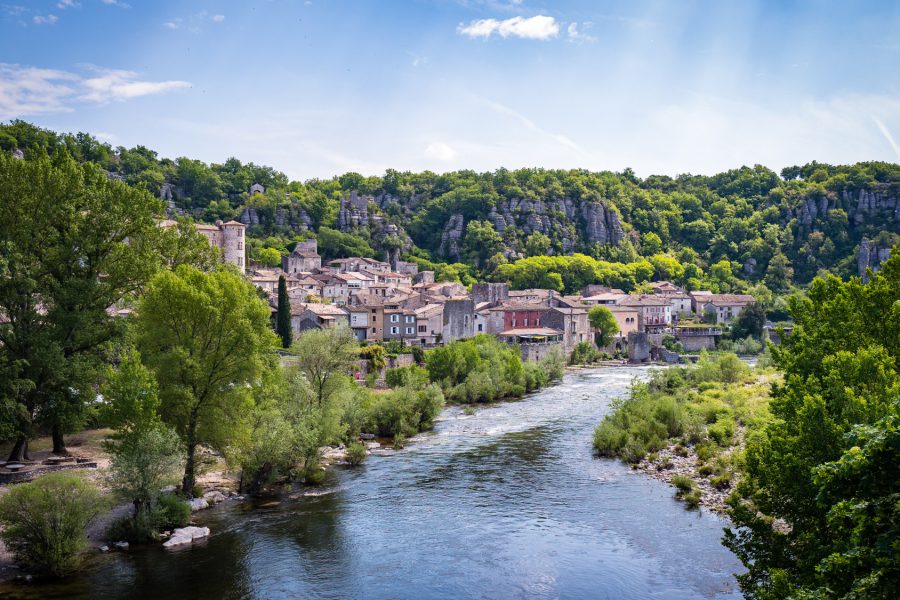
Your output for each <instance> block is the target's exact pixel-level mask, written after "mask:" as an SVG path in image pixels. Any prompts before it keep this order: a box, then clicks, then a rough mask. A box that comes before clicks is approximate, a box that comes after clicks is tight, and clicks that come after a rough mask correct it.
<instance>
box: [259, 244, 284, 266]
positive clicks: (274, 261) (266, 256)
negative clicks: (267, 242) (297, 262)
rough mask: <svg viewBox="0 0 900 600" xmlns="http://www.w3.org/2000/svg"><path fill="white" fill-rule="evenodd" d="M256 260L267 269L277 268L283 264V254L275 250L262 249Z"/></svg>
mask: <svg viewBox="0 0 900 600" xmlns="http://www.w3.org/2000/svg"><path fill="white" fill-rule="evenodd" d="M256 260H258V261H259V262H261V263H262V264H264V265H265V266H267V267H277V266H278V265H280V264H281V252H279V251H278V250H276V249H275V248H260V249H259V250H258V251H257V252H256Z"/></svg>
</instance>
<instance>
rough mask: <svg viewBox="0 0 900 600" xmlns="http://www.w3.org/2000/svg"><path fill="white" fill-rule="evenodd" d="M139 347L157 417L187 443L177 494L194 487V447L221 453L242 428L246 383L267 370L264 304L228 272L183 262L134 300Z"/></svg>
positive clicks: (271, 341)
mask: <svg viewBox="0 0 900 600" xmlns="http://www.w3.org/2000/svg"><path fill="white" fill-rule="evenodd" d="M135 325H136V331H137V340H138V349H139V350H140V352H141V357H142V360H143V361H144V364H146V365H147V366H148V368H150V370H151V371H152V372H153V373H154V374H155V376H156V379H157V382H158V384H159V390H160V398H161V400H162V407H161V414H162V416H163V420H164V421H165V422H166V423H168V424H170V425H171V426H173V427H174V428H175V430H176V431H177V432H178V434H179V436H180V437H181V439H182V440H183V442H184V444H185V446H186V448H187V461H186V463H185V469H184V478H183V480H182V491H183V492H184V493H185V494H190V493H191V490H192V488H193V486H194V479H195V470H196V454H197V447H198V446H199V445H201V444H203V445H206V446H210V447H211V448H213V449H216V450H219V451H225V450H226V448H227V447H228V445H229V442H230V441H231V440H233V439H234V438H235V437H236V436H239V435H240V433H241V430H242V428H243V427H244V426H245V425H246V423H245V422H244V416H245V413H246V410H247V408H249V407H250V406H252V398H251V396H250V393H249V388H248V386H252V384H253V383H254V382H255V381H256V380H257V378H258V377H259V376H260V373H261V372H262V371H263V370H265V369H267V368H270V363H271V361H272V360H273V354H272V350H273V349H274V347H275V344H276V340H277V338H276V337H275V335H274V333H272V331H271V330H270V329H269V308H268V306H267V305H266V303H265V302H264V301H263V300H261V299H260V298H259V297H258V296H257V295H256V292H255V290H254V289H253V286H252V285H251V284H249V283H247V282H245V281H244V280H243V279H242V278H241V277H240V276H239V275H237V274H236V273H233V272H232V271H230V270H226V269H223V270H219V271H214V272H212V273H203V272H202V271H198V270H197V269H194V268H192V267H189V266H186V265H181V266H179V267H178V268H177V269H175V271H173V272H170V271H164V272H161V273H159V274H158V275H156V276H155V277H154V278H153V279H152V280H151V281H150V284H149V286H148V288H147V291H146V293H145V295H144V296H143V298H142V299H141V302H140V304H139V305H138V310H137V315H136V318H135Z"/></svg>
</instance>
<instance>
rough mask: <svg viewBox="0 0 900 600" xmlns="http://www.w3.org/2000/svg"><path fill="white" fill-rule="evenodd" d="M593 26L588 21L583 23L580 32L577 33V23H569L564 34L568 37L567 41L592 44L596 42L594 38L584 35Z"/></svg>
mask: <svg viewBox="0 0 900 600" xmlns="http://www.w3.org/2000/svg"><path fill="white" fill-rule="evenodd" d="M593 26H594V24H593V23H591V22H590V21H585V22H584V23H582V24H581V31H578V23H569V26H568V27H567V28H566V34H567V35H568V36H569V41H570V42H576V43H579V44H592V43H594V42H596V41H597V38H596V37H594V36H592V35H590V34H588V33H586V30H588V29H590V28H591V27H593Z"/></svg>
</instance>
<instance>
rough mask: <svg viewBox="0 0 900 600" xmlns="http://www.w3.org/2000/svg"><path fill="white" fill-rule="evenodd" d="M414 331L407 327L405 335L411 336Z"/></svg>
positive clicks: (412, 328)
mask: <svg viewBox="0 0 900 600" xmlns="http://www.w3.org/2000/svg"><path fill="white" fill-rule="evenodd" d="M414 329H415V328H414V327H407V328H406V335H412V334H413V333H414V331H413V330H414Z"/></svg>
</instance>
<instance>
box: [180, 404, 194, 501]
mask: <svg viewBox="0 0 900 600" xmlns="http://www.w3.org/2000/svg"><path fill="white" fill-rule="evenodd" d="M186 437H187V439H186V440H185V442H186V444H187V461H186V462H185V463H184V479H183V480H182V481H181V493H183V494H184V495H185V496H187V497H188V498H193V497H194V495H193V493H192V491H193V489H194V463H195V458H194V457H195V455H196V454H197V407H194V408H193V409H192V410H191V416H190V419H189V420H188V427H187V436H186Z"/></svg>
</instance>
